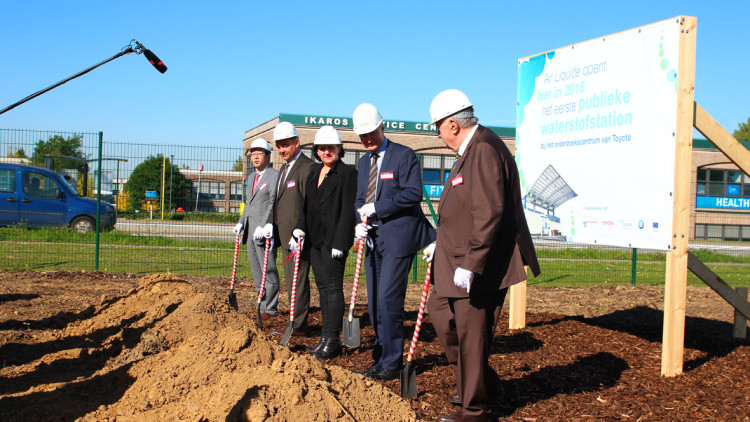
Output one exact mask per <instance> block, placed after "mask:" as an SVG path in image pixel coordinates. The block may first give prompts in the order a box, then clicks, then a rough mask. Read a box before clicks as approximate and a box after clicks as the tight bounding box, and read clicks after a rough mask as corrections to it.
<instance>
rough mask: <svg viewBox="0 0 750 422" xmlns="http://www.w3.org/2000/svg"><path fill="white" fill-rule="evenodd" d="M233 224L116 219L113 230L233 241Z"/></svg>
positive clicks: (147, 234) (141, 234)
mask: <svg viewBox="0 0 750 422" xmlns="http://www.w3.org/2000/svg"><path fill="white" fill-rule="evenodd" d="M232 227H234V224H228V223H192V222H184V223H183V222H179V221H161V220H156V219H154V220H123V219H118V220H117V224H116V225H115V231H118V232H122V233H129V234H132V235H133V236H164V237H172V238H175V239H195V240H221V241H233V240H234V233H232Z"/></svg>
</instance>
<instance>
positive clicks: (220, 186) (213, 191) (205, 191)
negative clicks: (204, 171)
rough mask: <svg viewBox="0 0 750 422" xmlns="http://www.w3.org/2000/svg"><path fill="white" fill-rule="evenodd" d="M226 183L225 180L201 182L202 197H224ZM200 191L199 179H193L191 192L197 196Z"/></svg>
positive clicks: (218, 198)
mask: <svg viewBox="0 0 750 422" xmlns="http://www.w3.org/2000/svg"><path fill="white" fill-rule="evenodd" d="M225 189H226V183H224V182H200V190H201V193H200V199H217V200H221V199H224V192H225ZM197 191H198V181H195V180H194V181H193V186H192V189H191V194H192V195H193V197H195V193H196V192H197Z"/></svg>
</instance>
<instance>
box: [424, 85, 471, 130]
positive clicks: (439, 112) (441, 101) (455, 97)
mask: <svg viewBox="0 0 750 422" xmlns="http://www.w3.org/2000/svg"><path fill="white" fill-rule="evenodd" d="M471 106H473V104H472V103H471V101H469V97H467V96H466V94H464V93H463V92H461V91H459V90H457V89H446V90H445V91H443V92H441V93H440V94H438V95H436V96H435V99H433V100H432V103H431V104H430V118H431V119H432V120H431V121H430V124H434V123H435V122H437V121H438V120H442V119H444V118H446V117H448V116H452V115H454V114H456V113H458V112H459V111H461V110H464V109H467V108H469V107H471Z"/></svg>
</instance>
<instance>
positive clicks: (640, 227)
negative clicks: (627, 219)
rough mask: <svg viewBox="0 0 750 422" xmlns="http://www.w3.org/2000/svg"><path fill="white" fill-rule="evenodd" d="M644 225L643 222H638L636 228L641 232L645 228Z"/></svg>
mask: <svg viewBox="0 0 750 422" xmlns="http://www.w3.org/2000/svg"><path fill="white" fill-rule="evenodd" d="M645 225H646V223H644V222H643V220H638V228H639V229H641V230H643V227H645Z"/></svg>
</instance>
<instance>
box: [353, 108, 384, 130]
mask: <svg viewBox="0 0 750 422" xmlns="http://www.w3.org/2000/svg"><path fill="white" fill-rule="evenodd" d="M352 120H353V123H354V133H356V134H357V135H364V134H367V133H370V132H372V131H374V130H375V129H377V128H379V127H380V124H381V123H383V116H381V115H380V112H379V111H378V109H377V108H375V106H374V105H372V104H369V103H362V104H360V105H358V106H357V108H355V109H354V115H353V116H352Z"/></svg>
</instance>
